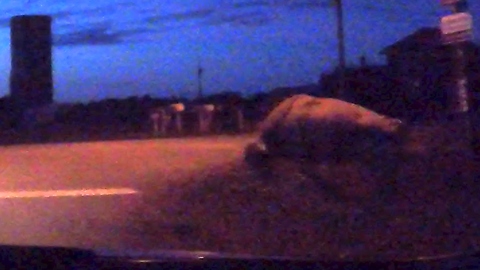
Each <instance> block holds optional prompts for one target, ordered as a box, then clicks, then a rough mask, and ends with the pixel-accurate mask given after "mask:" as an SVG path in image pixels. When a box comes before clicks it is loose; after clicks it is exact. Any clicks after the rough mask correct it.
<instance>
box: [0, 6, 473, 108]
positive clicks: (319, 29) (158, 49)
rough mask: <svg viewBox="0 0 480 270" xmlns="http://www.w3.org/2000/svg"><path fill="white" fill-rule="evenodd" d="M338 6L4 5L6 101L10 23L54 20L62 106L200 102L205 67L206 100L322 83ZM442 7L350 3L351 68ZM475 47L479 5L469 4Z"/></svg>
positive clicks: (0, 23) (2, 90)
mask: <svg viewBox="0 0 480 270" xmlns="http://www.w3.org/2000/svg"><path fill="white" fill-rule="evenodd" d="M331 2H332V1H331V0H229V1H227V0H202V1H198V0H175V1H174V0H162V1H134V0H95V1H92V0H75V1H63V0H62V1H61V0H30V1H26V0H2V1H1V3H0V12H1V14H2V15H1V16H0V57H1V59H3V61H2V62H0V70H1V73H0V74H3V75H2V76H0V94H1V95H6V94H7V93H8V78H9V72H10V47H9V42H10V41H9V39H10V37H9V18H10V17H11V16H13V15H19V14H38V13H40V14H50V15H52V16H53V17H54V25H53V31H54V42H55V47H54V80H55V100H57V101H59V102H66V101H88V100H98V99H102V98H106V97H127V96H131V95H144V94H150V95H152V96H163V95H168V94H170V93H176V94H178V95H184V96H185V95H187V96H193V95H195V93H196V90H197V82H196V68H197V62H198V59H201V62H202V65H203V67H204V69H205V71H204V88H205V92H206V93H212V92H218V91H222V90H226V89H231V90H235V91H241V92H243V93H245V94H249V93H252V92H256V91H262V90H266V89H270V88H273V87H277V86H288V85H299V84H308V83H315V82H316V81H317V79H318V77H319V74H320V73H321V72H322V71H323V70H326V69H331V68H332V67H333V66H335V65H336V64H337V50H336V44H337V43H336V42H337V40H336V28H335V27H336V26H335V10H334V9H333V8H332V5H331ZM439 2H440V1H439V0H422V1H418V0H382V1H378V0H344V9H345V27H346V39H347V43H346V46H347V59H348V62H349V63H357V62H358V58H359V57H360V56H361V55H362V54H365V55H366V56H367V59H368V61H370V62H375V63H379V62H381V61H383V57H381V56H380V55H378V51H379V50H380V49H381V48H383V47H385V46H387V45H389V44H391V43H393V42H395V41H396V40H398V39H400V38H402V37H404V36H406V35H408V34H410V33H411V32H413V31H415V30H416V29H417V28H419V27H424V26H437V25H438V24H439V19H440V17H441V16H442V15H445V14H448V13H449V12H448V10H446V9H445V8H442V7H441V6H440V4H439ZM469 2H470V9H471V12H472V14H473V16H474V20H475V38H476V41H478V40H479V39H478V37H479V36H480V24H479V22H480V19H478V18H479V17H480V1H477V0H470V1H469Z"/></svg>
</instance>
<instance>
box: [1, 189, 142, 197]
mask: <svg viewBox="0 0 480 270" xmlns="http://www.w3.org/2000/svg"><path fill="white" fill-rule="evenodd" d="M136 193H138V191H136V190H134V189H130V188H98V189H72V190H43V191H40V190H37V191H3V192H0V199H22V198H50V197H84V196H111V195H130V194H136Z"/></svg>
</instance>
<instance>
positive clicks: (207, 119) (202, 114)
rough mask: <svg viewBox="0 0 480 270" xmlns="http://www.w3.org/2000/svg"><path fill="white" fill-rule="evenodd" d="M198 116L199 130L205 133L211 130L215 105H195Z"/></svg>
mask: <svg viewBox="0 0 480 270" xmlns="http://www.w3.org/2000/svg"><path fill="white" fill-rule="evenodd" d="M195 111H196V113H197V118H198V132H199V133H200V134H205V133H209V132H211V129H212V121H213V113H214V111H215V105H213V104H204V105H198V106H196V107H195Z"/></svg>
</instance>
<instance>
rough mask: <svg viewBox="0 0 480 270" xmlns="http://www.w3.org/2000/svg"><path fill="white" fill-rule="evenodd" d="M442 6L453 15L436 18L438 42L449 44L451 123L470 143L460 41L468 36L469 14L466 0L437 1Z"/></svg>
mask: <svg viewBox="0 0 480 270" xmlns="http://www.w3.org/2000/svg"><path fill="white" fill-rule="evenodd" d="M441 4H442V5H443V6H448V7H451V9H452V11H453V14H451V15H448V16H444V17H443V18H441V21H440V29H441V32H442V41H443V43H444V44H452V46H453V61H454V66H453V74H452V75H453V79H454V80H455V83H454V84H453V85H452V86H453V87H452V88H453V89H452V92H451V98H450V113H451V116H452V117H453V120H454V122H456V123H457V124H458V125H459V126H458V128H463V130H462V131H463V132H464V135H465V136H464V138H465V139H466V140H467V141H468V142H467V144H468V143H472V144H474V143H473V137H472V126H471V121H470V112H469V110H470V108H469V93H468V88H467V76H466V74H465V68H466V66H465V49H464V46H463V45H464V42H466V41H469V40H471V39H472V36H473V35H472V27H473V20H472V16H471V15H470V14H469V13H468V5H467V1H466V0H441Z"/></svg>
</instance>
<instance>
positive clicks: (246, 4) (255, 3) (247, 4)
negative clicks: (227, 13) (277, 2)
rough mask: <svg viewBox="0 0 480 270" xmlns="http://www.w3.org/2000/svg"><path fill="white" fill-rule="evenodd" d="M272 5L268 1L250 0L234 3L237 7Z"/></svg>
mask: <svg viewBox="0 0 480 270" xmlns="http://www.w3.org/2000/svg"><path fill="white" fill-rule="evenodd" d="M270 5H271V4H270V3H269V2H268V1H249V2H241V3H234V4H233V6H234V7H235V8H252V7H268V6H270Z"/></svg>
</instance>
